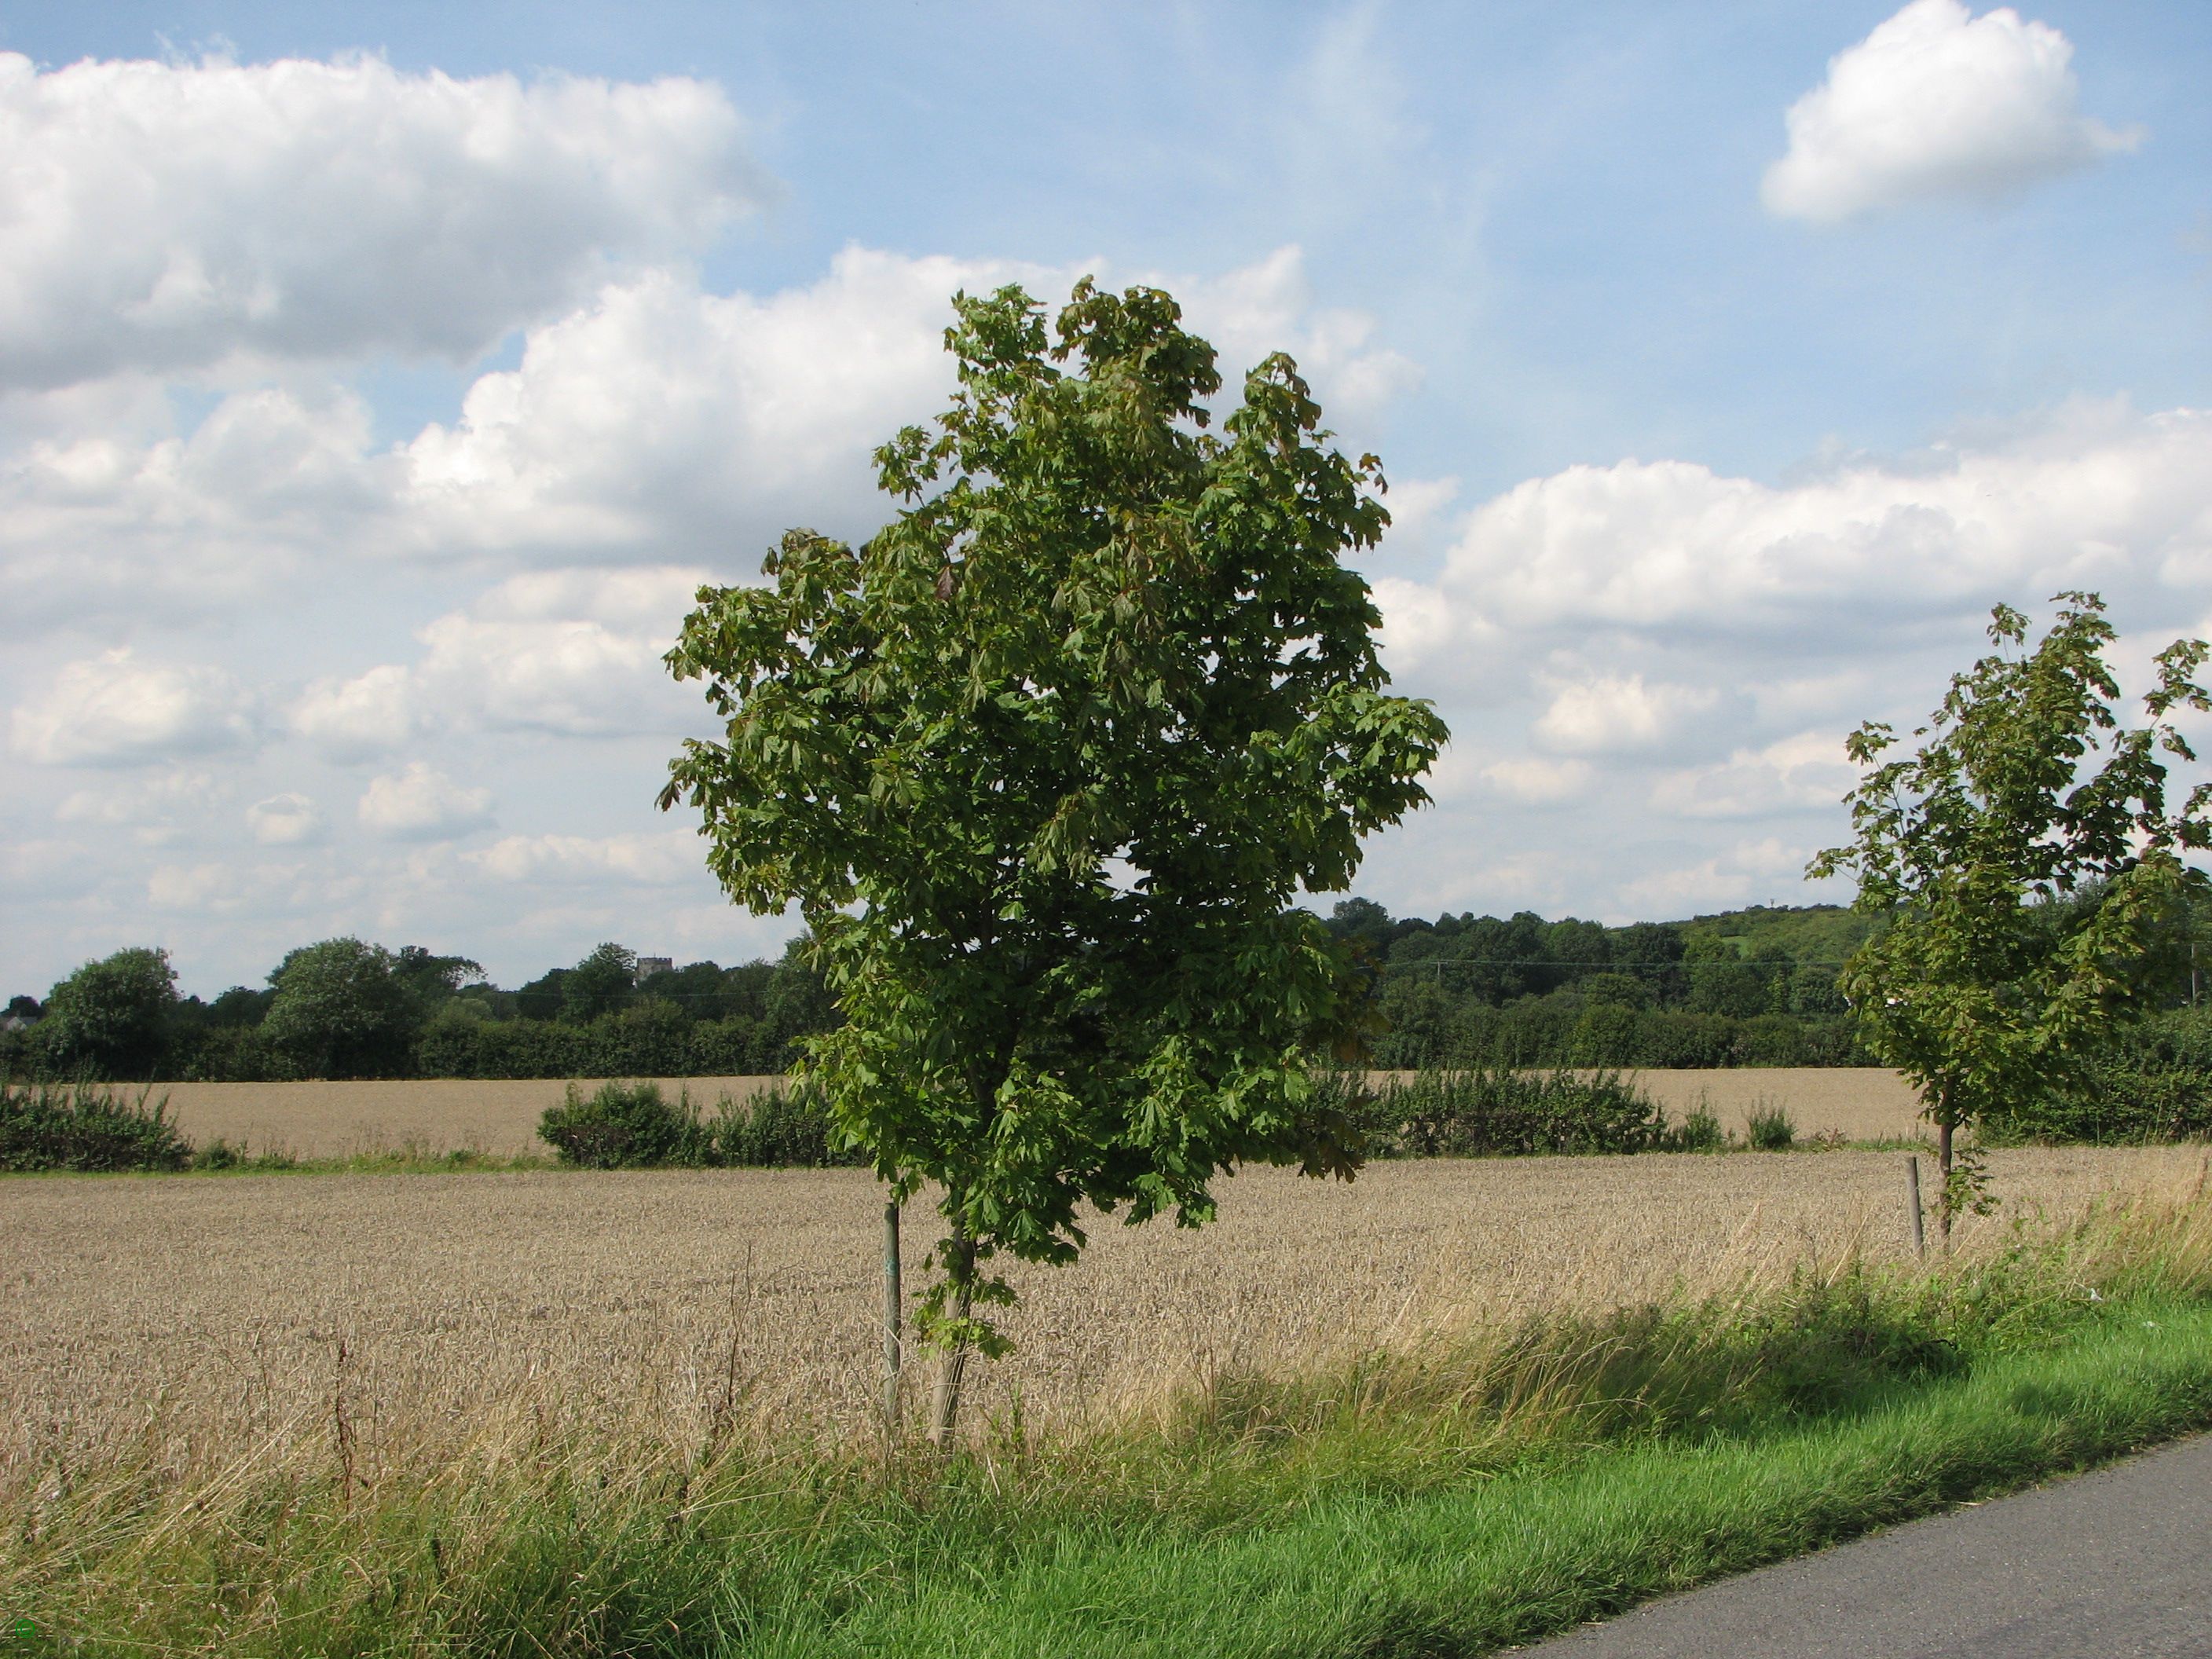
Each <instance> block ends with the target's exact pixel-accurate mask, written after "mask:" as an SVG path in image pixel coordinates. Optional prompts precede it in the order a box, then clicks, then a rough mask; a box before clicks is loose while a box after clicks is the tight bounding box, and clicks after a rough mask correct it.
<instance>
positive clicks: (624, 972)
mask: <svg viewBox="0 0 2212 1659" xmlns="http://www.w3.org/2000/svg"><path fill="white" fill-rule="evenodd" d="M635 1000H637V957H636V955H635V952H633V951H626V950H624V949H623V947H622V946H621V945H613V944H608V945H594V946H593V947H592V952H591V954H590V955H589V956H586V957H585V958H584V959H583V960H582V961H581V962H580V963H577V964H576V965H575V966H574V968H571V969H568V973H567V975H565V976H564V977H563V978H562V981H561V1018H563V1019H569V1020H574V1021H575V1022H576V1023H577V1024H588V1023H589V1022H590V1021H592V1020H595V1019H597V1018H599V1016H600V1015H601V1014H611V1013H614V1012H617V1010H619V1009H623V1008H627V1007H628V1006H629V1005H630V1004H631V1003H633V1002H635Z"/></svg>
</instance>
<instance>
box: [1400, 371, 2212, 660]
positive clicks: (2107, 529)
mask: <svg viewBox="0 0 2212 1659" xmlns="http://www.w3.org/2000/svg"><path fill="white" fill-rule="evenodd" d="M2145 579H2150V580H2160V579H2164V580H2175V581H2182V582H2190V583H2195V582H2200V581H2203V580H2208V579H2212V412H2207V411H2203V410H2188V409H2179V410H2171V411H2168V412H2166V413H2164V414H2160V415H2152V416H2139V415H2136V414H2135V413H2133V412H2132V411H2130V410H2128V409H2126V408H2125V407H2124V405H2119V404H2075V405H2069V406H2068V407H2066V408H2064V409H2062V410H2057V411H2055V412H2054V413H2052V414H2051V416H2048V417H2047V418H2045V419H2042V420H2039V421H2037V422H2033V423H2032V424H2029V425H2027V426H2024V427H2023V428H2021V430H2020V431H2018V432H2016V433H2014V434H2012V435H2008V436H2004V437H2001V438H1996V439H1991V440H1988V441H1984V442H1982V443H1979V444H1977V445H1973V446H1966V445H1954V446H1942V447H1936V448H1935V449H1931V450H1929V451H1926V452H1923V453H1918V454H1915V455H1911V456H1907V457H1904V458H1900V459H1896V460H1891V461H1883V460H1867V461H1857V462H1853V463H1851V464H1850V465H1844V466H1842V467H1839V468H1838V469H1837V470H1835V471H1832V472H1831V473H1829V474H1827V475H1826V476H1824V477H1816V478H1813V479H1809V480H1808V481H1806V482H1803V483H1796V484H1791V485H1787V486H1776V485H1771V484H1765V483H1759V482H1758V481H1756V480H1754V479H1750V478H1743V477H1729V476H1727V475H1725V474H1721V473H1717V472H1715V471H1712V470H1711V469H1710V468H1708V467H1705V466H1703V465H1699V464H1697V463H1695V462H1690V461H1652V462H1644V461H1634V460H1628V461H1621V462H1619V463H1617V464H1615V465H1611V466H1573V467H1569V468H1567V469H1565V471H1560V472H1556V473H1553V474H1552V475H1550V476H1549V477H1542V478H1534V479H1530V480H1529V481H1528V482H1527V483H1522V484H1519V485H1516V487H1515V488H1513V489H1510V490H1508V491H1506V492H1505V493H1504V495H1499V496H1497V497H1495V498H1494V499H1492V501H1487V502H1486V503H1484V504H1483V505H1482V506H1481V507H1479V508H1477V509H1476V510H1475V511H1474V513H1472V514H1470V515H1469V516H1468V519H1467V520H1466V523H1465V525H1464V526H1463V528H1462V532H1461V534H1460V537H1459V539H1458V541H1457V542H1456V543H1455V545H1454V547H1453V549H1452V551H1451V554H1450V556H1449V559H1448V561H1447V563H1446V568H1445V571H1444V573H1443V580H1442V582H1441V584H1440V585H1439V586H1440V590H1441V592H1442V593H1443V595H1446V596H1449V597H1451V598H1453V599H1455V604H1456V608H1457V611H1459V613H1460V615H1461V617H1462V620H1460V621H1458V622H1456V623H1452V624H1451V625H1452V626H1456V627H1464V626H1467V625H1469V624H1468V620H1467V618H1468V617H1480V618H1486V619H1487V620H1489V621H1491V622H1492V623H1497V624H1498V625H1500V626H1503V627H1507V628H1512V629H1539V628H1562V627H1565V628H1574V627H1589V626H1597V627H1608V628H1626V629H1659V628H1666V627H1680V628H1682V629H1688V630H1691V631H1692V632H1696V633H1699V634H1708V633H1716V632H1720V633H1729V634H1736V635H1741V634H1749V633H1753V632H1760V633H1766V634H1768V635H1771V633H1772V630H1774V629H1778V628H1787V627H1790V626H1795V625H1802V624H1805V623H1811V622H1814V621H1817V622H1818V623H1820V626H1821V627H1822V629H1824V630H1826V633H1827V635H1828V636H1829V637H1831V638H1835V639H1838V641H1840V640H1841V638H1842V636H1843V635H1846V634H1848V635H1854V636H1857V635H1863V633H1864V631H1865V630H1866V629H1869V627H1871V626H1875V625H1880V626H1885V627H1887V626H1891V625H1893V624H1894V623H1896V622H1897V621H1899V619H1905V618H1914V617H1929V616H1936V615H1952V614H1956V613H1957V612H1958V611H1960V609H1961V608H1962V607H1963V608H1966V609H1972V608H1974V607H1975V606H1977V605H1985V604H1986V603H1987V601H1986V600H1984V599H1983V598H1982V596H1983V595H1985V594H1987V595H1990V596H1991V597H1992V598H1995V597H2000V596H2002V595H2006V594H2012V595H2019V594H2022V593H2028V594H2034V595H2036V596H2038V597H2040V595H2041V594H2042V593H2047V592H2055V591H2057V589H2058V588H2059V587H2062V586H2069V585H2080V586H2090V587H2096V586H2100V584H2107V583H2110V582H2113V581H2118V580H2126V581H2130V582H2133V581H2140V580H2145ZM1443 625H1444V624H1442V623H1432V624H1431V626H1438V627H1441V626H1443Z"/></svg>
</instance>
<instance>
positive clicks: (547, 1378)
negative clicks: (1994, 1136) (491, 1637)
mask: <svg viewBox="0 0 2212 1659" xmlns="http://www.w3.org/2000/svg"><path fill="white" fill-rule="evenodd" d="M2205 1161H2206V1158H2205V1154H2204V1152H2203V1151H2202V1150H2201V1149H2192V1148H2154V1149H2101V1150H2089V1149H2082V1150H2068V1151H2044V1150H2023V1151H2014V1152H1996V1153H1994V1154H1992V1155H1991V1157H1990V1170H1991V1174H1992V1176H1994V1181H1995V1188H1996V1192H1997V1194H1999V1195H2000V1196H2001V1197H2002V1199H2003V1200H2005V1212H2004V1213H2003V1214H2002V1215H2000V1216H1997V1217H1994V1218H1989V1219H1986V1220H1976V1219H1969V1220H1967V1221H1966V1223H1965V1224H1964V1228H1963V1231H1962V1236H1961V1240H1960V1243H1961V1248H1962V1249H1972V1248H1975V1247H1976V1242H1977V1241H1982V1242H1984V1243H1990V1242H1996V1241H1998V1240H2002V1238H2004V1237H2008V1236H2009V1231H2008V1224H2009V1221H2010V1220H2011V1219H2012V1218H2027V1219H2028V1220H2029V1221H2030V1223H2031V1225H2036V1226H2044V1225H2058V1224H2062V1223H2063V1222H2066V1221H2069V1220H2071V1219H2072V1218H2077V1217H2079V1216H2081V1214H2083V1213H2084V1212H2086V1211H2087V1209H2088V1208H2089V1207H2090V1206H2092V1205H2093V1203H2095V1202H2097V1201H2098V1200H2101V1199H2106V1198H2110V1197H2112V1196H2113V1195H2115V1194H2133V1193H2142V1194H2149V1195H2156V1196H2174V1195H2179V1194H2181V1193H2183V1192H2184V1191H2185V1190H2187V1189H2189V1188H2201V1184H2202V1182H2203V1176H2204V1170H2205ZM1222 1189H1223V1190H1222V1205H1221V1215H1220V1218H1219V1220H1218V1223H1216V1224H1215V1225H1212V1226H1210V1227H1208V1228H1206V1229H1205V1230H1204V1231H1200V1232H1191V1231H1178V1230H1176V1228H1174V1227H1173V1226H1171V1225H1164V1224H1155V1225H1151V1226H1147V1227H1145V1228H1141V1229H1128V1228H1124V1227H1121V1226H1119V1225H1115V1224H1113V1223H1111V1222H1107V1223H1104V1224H1103V1225H1099V1226H1098V1227H1097V1229H1096V1231H1095V1233H1094V1236H1093V1241H1092V1245H1091V1251H1090V1253H1089V1254H1088V1255H1087V1256H1086V1257H1085V1260H1084V1261H1082V1262H1081V1263H1080V1264H1079V1265H1078V1266H1076V1267H1073V1268H1068V1269H1065V1270H1060V1271H1053V1270H1049V1269H1043V1268H1029V1267H1018V1268H1017V1269H1016V1270H1015V1271H1014V1272H1013V1273H1012V1279H1013V1281H1014V1283H1015V1284H1016V1285H1017V1286H1018V1288H1019V1290H1020V1291H1021V1293H1022V1298H1023V1300H1022V1305H1021V1306H1020V1307H1019V1308H1018V1309H1017V1310H1015V1311H1014V1312H1013V1313H1012V1315H1011V1316H1009V1317H1008V1318H1007V1320H1006V1328H1007V1329H1008V1330H1009V1332H1010V1334H1012V1335H1013V1336H1014V1337H1015V1338H1016V1339H1017V1340H1018V1343H1019V1345H1020V1346H1019V1349H1018V1352H1017V1353H1016V1354H1015V1355H1014V1356H1013V1357H1012V1358H1010V1359H1007V1360H1006V1361H1003V1362H1001V1363H1000V1364H996V1365H989V1366H981V1367H977V1368H975V1370H976V1372H980V1376H979V1379H978V1385H977V1387H976V1389H975V1395H973V1398H974V1399H975V1402H976V1404H977V1406H978V1407H980V1408H981V1409H980V1411H979V1413H976V1416H975V1419H971V1420H981V1421H988V1420H989V1419H991V1418H992V1417H993V1416H994V1415H995V1416H997V1417H999V1418H1000V1419H1001V1420H1003V1419H1005V1417H1006V1414H1007V1413H1009V1411H1010V1410H1011V1409H1012V1404H1013V1401H1015V1399H1016V1396H1017V1394H1018V1397H1019V1401H1020V1408H1021V1411H1022V1413H1024V1419H1025V1421H1026V1422H1027V1423H1028V1424H1030V1425H1034V1426H1036V1427H1037V1428H1041V1429H1043V1430H1045V1431H1048V1432H1049V1431H1051V1430H1052V1428H1053V1427H1054V1426H1055V1425H1059V1426H1062V1427H1064V1426H1066V1425H1071V1424H1077V1423H1080V1422H1082V1421H1084V1420H1085V1419H1096V1418H1097V1416H1099V1415H1100V1414H1110V1413H1119V1412H1123V1411H1127V1410H1129V1409H1131V1408H1133V1407H1140V1406H1142V1405H1143V1404H1145V1403H1146V1402H1147V1401H1158V1400H1159V1399H1161V1398H1162V1397H1164V1395H1166V1394H1167V1393H1168V1392H1169V1391H1170V1390H1172V1389H1175V1388H1176V1387H1177V1386H1179V1385H1181V1384H1183V1383H1188V1382H1191V1381H1194V1380H1197V1379H1200V1378H1202V1377H1204V1376H1206V1375H1208V1374H1209V1373H1211V1374H1219V1373H1221V1372H1224V1371H1233V1370H1243V1369H1248V1368H1271V1367H1274V1366H1279V1365H1285V1364H1305V1363H1311V1362H1312V1361H1314V1360H1315V1359H1316V1358H1327V1357H1329V1356H1330V1355H1332V1354H1335V1353H1340V1352H1343V1351H1344V1350H1345V1349H1346V1348H1347V1347H1354V1348H1356V1347H1362V1346H1372V1345H1376V1344H1386V1345H1388V1344H1395V1343H1397V1342H1401V1341H1410V1340H1413V1338H1414V1337H1415V1336H1417V1335H1419V1334H1422V1333H1424V1332H1430V1331H1435V1330H1437V1329H1446V1328H1454V1327H1456V1326H1461V1325H1464V1324H1466V1323H1468V1322H1484V1321H1490V1320H1504V1319H1509V1318H1511V1317H1513V1316H1517V1315H1522V1314H1525V1313H1527V1312H1528V1311H1529V1310H1561V1309H1565V1310H1602V1309H1607V1308H1610V1307H1613V1306H1618V1305H1622V1304H1634V1303H1638V1302H1642V1301H1645V1300H1648V1299H1650V1298H1653V1297H1659V1296H1662V1295H1664V1294H1665V1293H1667V1292H1668V1291H1669V1290H1670V1288H1673V1287H1676V1286H1682V1287H1686V1288H1688V1289H1690V1290H1692V1291H1698V1290H1708V1289H1712V1288H1716V1287H1721V1286H1725V1285H1731V1284H1736V1283H1740V1282H1741V1281H1742V1280H1743V1279H1745V1278H1746V1276H1747V1275H1757V1274H1767V1273H1786V1272H1788V1271H1790V1269H1791V1268H1792V1267H1795V1266H1796V1265H1798V1264H1802V1263H1805V1262H1808V1261H1814V1262H1833V1261H1837V1260H1838V1259H1839V1258H1841V1257H1842V1256H1843V1255H1844V1254H1845V1253H1847V1252H1849V1251H1852V1250H1857V1251H1860V1252H1863V1253H1864V1254H1865V1255H1869V1256H1871V1257H1875V1258H1901V1257H1902V1256H1904V1255H1905V1252H1906V1249H1907V1248H1908V1247H1907V1243H1906V1239H1907V1233H1906V1224H1905V1211H1904V1206H1903V1191H1904V1159H1903V1158H1901V1157H1899V1156H1898V1155H1895V1154H1886V1153H1875V1152H1798V1153H1785V1154H1748V1153H1747V1154H1739V1155H1732V1156H1723V1157H1712V1156H1704V1157H1701V1156H1697V1155H1694V1154H1692V1155H1676V1156H1659V1155H1646V1156H1642V1157H1637V1158H1527V1159H1515V1160H1494V1161H1477V1162H1461V1161H1455V1160H1437V1161H1430V1162H1420V1163H1407V1164H1384V1165H1381V1166H1377V1167H1374V1168H1371V1169H1370V1170H1367V1171H1366V1172H1365V1173H1364V1174H1363V1175H1362V1176H1360V1177H1359V1179H1358V1181H1357V1182H1354V1183H1352V1184H1351V1185H1349V1186H1346V1185H1341V1184H1322V1183H1318V1182H1309V1181H1301V1180H1299V1179H1297V1178H1296V1177H1295V1176H1290V1175H1288V1174H1285V1173H1282V1172H1279V1171H1274V1170H1260V1171H1252V1172H1248V1173H1245V1174H1243V1175H1241V1176H1237V1177H1235V1178H1234V1179H1232V1180H1229V1181H1226V1182H1223V1183H1222ZM880 1216H881V1209H880V1200H879V1199H878V1188H877V1187H876V1186H875V1184H874V1183H873V1182H872V1181H871V1180H870V1179H869V1177H868V1176H866V1175H865V1174H862V1173H860V1172H857V1171H846V1170H824V1171H814V1170H800V1171H715V1172H653V1173H635V1174H603V1173H587V1172H574V1173H570V1172H561V1171H542V1172H525V1173H514V1174H496V1175H477V1176H337V1175H333V1176H254V1177H239V1178H230V1179H223V1180H198V1179H189V1180H179V1179H147V1178H134V1177H127V1176H126V1177H106V1178H46V1177H35V1178H23V1179H16V1180H10V1181H6V1182H0V1228H4V1231H5V1234H6V1237H8V1239H9V1252H8V1257H7V1261H6V1265H5V1268H4V1279H0V1283H3V1284H4V1291H0V1435H4V1436H5V1440H4V1442H0V1498H4V1497H5V1496H6V1495H8V1494H9V1493H11V1492H13V1493H20V1492H21V1490H22V1485H23V1482H24V1480H26V1479H27V1478H29V1477H30V1476H32V1475H33V1474H35V1473H36V1472H37V1471H38V1470H40V1469H41V1468H52V1467H53V1465H54V1464H55V1463H56V1462H63V1463H65V1464H71V1465H82V1464H83V1463H85V1462H100V1461H104V1460H105V1459H106V1458H108V1457H111V1456H116V1455H122V1456H126V1457H131V1458H133V1459H135V1458H137V1456H139V1455H149V1456H151V1457H152V1458H153V1459H154V1460H155V1462H156V1463H157V1464H159V1465H162V1466H166V1467H167V1468H171V1469H173V1470H175V1471H177V1472H178V1473H179V1474H182V1473H186V1472H189V1471H191V1470H194V1469H204V1468H207V1467H208V1466H210V1465H211V1464H216V1463H225V1462H230V1461H231V1460H233V1459H235V1458H237V1457H239V1456H240V1455H244V1454H246V1453H247V1452H249V1451H252V1449H254V1448H257V1447H264V1446H269V1445H281V1444H283V1443H286V1442H288V1441H290V1440H293V1439H295V1438H297V1437H307V1438H308V1439H311V1440H314V1441H315V1443H318V1444H319V1443H321V1440H319V1439H316V1437H324V1438H326V1437H327V1431H328V1430H329V1428H330V1426H331V1420H332V1418H333V1413H334V1411H335V1410H336V1408H337V1402H339V1401H343V1405H344V1410H345V1413H346V1418H347V1424H348V1430H349V1433H350V1435H351V1436H352V1437H353V1444H354V1445H355V1446H356V1447H357V1449H358V1451H359V1455H360V1456H361V1457H362V1459H363V1460H364V1474H368V1473H372V1472H373V1471H374V1469H375V1468H377V1467H379V1460H384V1461H385V1462H391V1461H393V1460H400V1459H404V1458H406V1457H409V1456H411V1455H419V1454H420V1453H421V1452H422V1451H423V1450H424V1449H425V1444H426V1443H429V1444H430V1445H431V1446H433V1447H435V1444H437V1443H441V1442H444V1441H447V1440H455V1439H465V1438H469V1437H473V1436H476V1435H478V1434H480V1433H483V1432H489V1431H491V1430H492V1429H494V1428H495V1427H497V1426H499V1425H501V1423H502V1422H504V1423H506V1424H507V1425H512V1423H513V1419H514V1416H515V1414H516V1413H528V1414H530V1415H532V1416H533V1417H534V1418H535V1419H538V1422H539V1424H540V1425H541V1427H542V1426H543V1425H547V1424H554V1425H560V1426H564V1427H575V1428H580V1429H583V1430H586V1431H592V1432H600V1431H605V1432H607V1433H610V1434H614V1435H617V1436H628V1435H631V1434H635V1433H637V1432H640V1431H644V1432H650V1433H656V1434H658V1433H666V1434H669V1435H671V1436H678V1437H682V1436H689V1435H694V1434H696V1433H698V1432H699V1431H700V1429H701V1425H702V1424H703V1423H704V1422H705V1421H706V1420H707V1419H708V1416H709V1414H710V1413H714V1412H716V1410H717V1403H718V1402H720V1401H728V1402H730V1403H731V1404H732V1405H734V1407H736V1408H737V1409H738V1412H740V1413H744V1414H747V1415H749V1416H750V1418H751V1419H753V1420H754V1421H755V1422H756V1423H757V1425H758V1426H759V1427H760V1428H761V1429H762V1430H763V1431H767V1432H771V1433H801V1434H817V1435H821V1434H826V1435H829V1436H832V1437H836V1436H842V1435H846V1434H850V1433H866V1432H869V1424H870V1420H871V1419H870V1413H871V1410H872V1401H873V1399H874V1398H875V1395H874V1389H875V1386H876V1376H877V1369H876V1368H877V1364H878V1353H879V1351H880V1334H879V1328H878V1325H877V1324H876V1322H875V1321H876V1318H877V1316H878V1308H879V1306H880V1304H879V1302H878V1296H879V1290H878V1279H877V1276H876V1269H877V1261H878V1256H877V1250H878V1238H879V1233H878V1227H879V1225H880ZM927 1230H928V1218H927V1216H925V1215H923V1214H921V1213H919V1212H915V1213H914V1214H913V1215H912V1217H911V1225H909V1227H908V1239H907V1245H908V1250H907V1257H908V1275H909V1279H908V1283H909V1285H915V1284H916V1283H917V1282H918V1279H919V1277H920V1274H921V1254H922V1249H923V1248H924V1247H925V1246H926V1245H927V1242H928V1238H927ZM972 1374H975V1373H971V1375H972Z"/></svg>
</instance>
